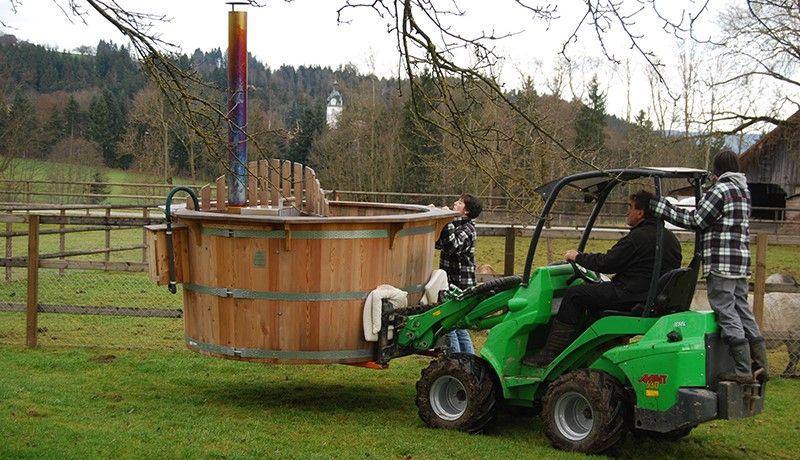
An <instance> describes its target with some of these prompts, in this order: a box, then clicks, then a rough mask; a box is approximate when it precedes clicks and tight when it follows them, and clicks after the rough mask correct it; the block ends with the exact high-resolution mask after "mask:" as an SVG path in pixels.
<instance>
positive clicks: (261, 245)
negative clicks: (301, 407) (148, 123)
mask: <svg viewBox="0 0 800 460" xmlns="http://www.w3.org/2000/svg"><path fill="white" fill-rule="evenodd" d="M325 206H326V207H327V212H328V216H326V217H322V216H302V215H298V216H280V215H278V216H275V215H258V214H247V213H239V214H231V213H226V212H213V211H196V210H192V209H178V210H176V211H175V212H173V213H172V216H173V222H174V223H175V224H174V225H176V226H177V227H178V228H179V230H178V231H180V232H181V237H179V238H175V254H176V266H181V267H183V268H182V270H181V273H180V274H181V278H180V279H179V280H178V281H179V282H182V283H183V305H184V323H185V332H186V343H187V345H188V347H189V348H190V349H192V350H194V351H197V352H201V353H206V354H209V355H213V356H218V357H222V358H228V359H238V360H246V361H259V362H269V363H360V362H367V361H371V360H373V358H374V356H375V352H374V344H373V343H369V342H366V341H365V340H364V337H363V329H362V308H363V305H364V299H365V298H366V296H367V294H368V293H369V292H370V291H372V290H373V289H375V288H376V287H377V286H378V285H380V284H391V285H393V286H395V287H399V288H401V289H403V290H405V291H407V292H408V293H409V302H412V303H413V302H418V301H419V299H420V297H421V295H422V287H423V285H424V284H425V282H426V281H427V279H428V277H429V276H430V273H431V270H432V268H433V259H434V243H435V241H436V238H437V236H438V235H439V232H440V231H441V229H442V227H444V225H446V224H447V223H448V222H450V221H451V220H452V218H453V216H454V213H453V212H450V211H443V210H440V209H436V208H429V207H426V206H415V205H399V204H379V203H356V202H329V203H325ZM150 233H151V235H152V236H151V238H149V241H150V244H151V246H154V248H151V254H162V253H164V252H165V249H164V248H163V247H162V246H163V245H164V241H165V240H164V239H163V238H159V233H160V232H159V230H158V229H153V231H152V232H150ZM159 261H160V262H161V264H162V265H163V263H164V260H163V258H161V259H157V260H155V261H153V260H151V263H158V262H159ZM163 272H164V268H163V267H162V268H161V269H160V270H159V269H155V270H154V269H152V268H151V275H153V274H156V275H159V276H155V275H154V276H153V278H154V281H156V282H158V283H160V284H164V282H165V279H164V277H163Z"/></svg>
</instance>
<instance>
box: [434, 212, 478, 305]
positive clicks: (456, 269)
mask: <svg viewBox="0 0 800 460" xmlns="http://www.w3.org/2000/svg"><path fill="white" fill-rule="evenodd" d="M476 238H477V232H476V231H475V224H474V223H473V222H472V219H470V218H468V217H465V216H462V217H456V218H455V219H453V221H452V222H450V223H449V224H447V225H446V226H445V227H444V228H443V229H442V233H441V234H440V235H439V239H438V240H437V241H436V249H440V250H441V251H442V252H441V254H440V255H439V256H440V257H439V268H441V269H442V270H444V271H445V272H446V273H447V282H448V283H449V284H454V285H456V286H458V287H459V288H461V289H467V288H470V287H472V286H475V240H476Z"/></svg>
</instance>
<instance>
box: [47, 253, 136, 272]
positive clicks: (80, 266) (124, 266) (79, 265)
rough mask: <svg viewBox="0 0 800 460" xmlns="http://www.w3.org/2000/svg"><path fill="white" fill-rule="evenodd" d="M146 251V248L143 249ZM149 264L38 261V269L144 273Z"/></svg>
mask: <svg viewBox="0 0 800 460" xmlns="http://www.w3.org/2000/svg"><path fill="white" fill-rule="evenodd" d="M145 250H146V248H145ZM148 266H149V264H147V263H143V262H104V261H101V260H49V259H45V260H39V267H40V268H58V269H65V270H104V271H114V272H146V271H147V270H148Z"/></svg>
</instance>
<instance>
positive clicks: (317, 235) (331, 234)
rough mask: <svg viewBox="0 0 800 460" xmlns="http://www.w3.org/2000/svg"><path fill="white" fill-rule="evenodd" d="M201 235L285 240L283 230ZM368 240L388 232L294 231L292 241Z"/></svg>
mask: <svg viewBox="0 0 800 460" xmlns="http://www.w3.org/2000/svg"><path fill="white" fill-rule="evenodd" d="M433 231H434V228H433V226H432V225H427V226H424V227H410V228H404V229H402V230H400V231H398V232H397V236H414V235H424V234H426V233H433ZM203 235H209V236H225V237H230V238H267V239H270V238H275V239H282V238H286V232H285V231H283V230H239V229H228V228H217V227H203ZM369 238H389V230H320V231H311V230H295V231H292V239H295V240H357V239H369Z"/></svg>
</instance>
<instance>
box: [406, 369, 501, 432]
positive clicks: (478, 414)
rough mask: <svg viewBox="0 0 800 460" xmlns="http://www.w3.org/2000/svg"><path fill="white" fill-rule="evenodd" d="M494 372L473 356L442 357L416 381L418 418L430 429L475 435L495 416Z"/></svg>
mask: <svg viewBox="0 0 800 460" xmlns="http://www.w3.org/2000/svg"><path fill="white" fill-rule="evenodd" d="M497 397H498V391H497V386H496V383H495V379H494V370H493V369H492V368H491V367H490V366H489V364H488V363H487V362H486V361H484V360H482V359H481V358H479V357H478V356H475V355H470V354H467V353H455V354H452V355H448V356H442V357H440V358H439V359H436V360H435V361H432V362H431V364H430V365H429V366H428V367H427V368H425V369H423V370H422V376H421V377H420V379H419V381H417V409H418V410H419V418H421V419H422V421H423V422H425V424H426V425H428V426H430V427H433V428H447V429H451V430H460V431H466V432H469V433H477V432H480V431H482V430H483V429H484V428H485V427H486V425H488V424H489V423H490V422H492V421H493V420H494V418H495V415H496V406H497Z"/></svg>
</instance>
